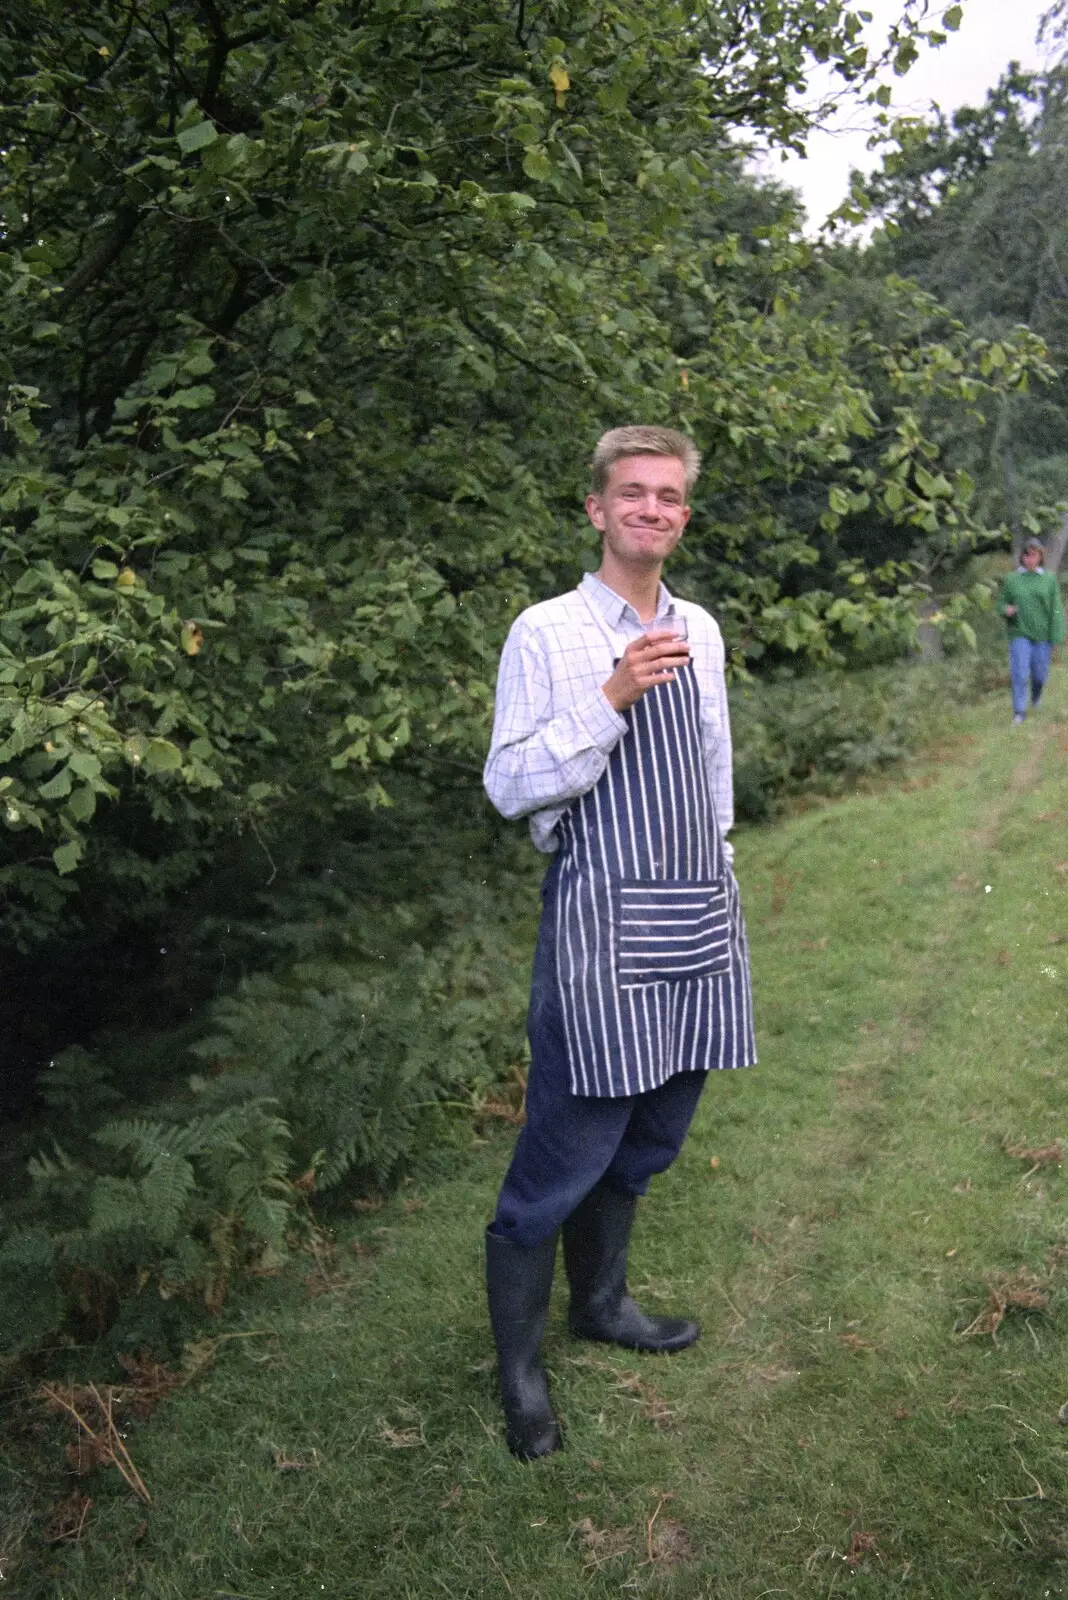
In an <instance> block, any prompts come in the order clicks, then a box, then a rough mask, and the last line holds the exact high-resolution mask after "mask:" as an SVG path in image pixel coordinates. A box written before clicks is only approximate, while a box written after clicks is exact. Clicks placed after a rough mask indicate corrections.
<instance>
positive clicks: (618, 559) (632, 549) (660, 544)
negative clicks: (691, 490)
mask: <svg viewBox="0 0 1068 1600" xmlns="http://www.w3.org/2000/svg"><path fill="white" fill-rule="evenodd" d="M586 513H587V515H588V517H589V519H590V521H591V522H592V523H593V525H594V527H595V528H596V529H597V531H598V533H599V534H600V535H601V541H602V544H603V547H604V559H605V563H606V565H612V566H617V567H620V568H629V569H630V570H632V571H633V570H635V569H640V570H642V571H649V570H652V569H654V568H659V567H660V566H661V565H662V564H663V562H664V561H666V559H667V557H668V556H669V555H670V554H671V552H672V551H673V550H674V548H675V546H676V545H677V544H678V542H679V539H680V538H681V537H682V530H683V528H685V526H686V524H687V522H689V520H690V508H689V506H688V505H687V504H686V469H685V467H684V466H683V464H682V462H681V461H680V460H679V459H678V457H677V456H659V455H638V456H622V457H621V458H620V459H619V460H618V461H614V462H613V463H612V466H611V469H610V470H609V473H608V482H607V483H606V484H605V487H604V492H603V493H602V494H591V495H589V496H588V497H587V500H586Z"/></svg>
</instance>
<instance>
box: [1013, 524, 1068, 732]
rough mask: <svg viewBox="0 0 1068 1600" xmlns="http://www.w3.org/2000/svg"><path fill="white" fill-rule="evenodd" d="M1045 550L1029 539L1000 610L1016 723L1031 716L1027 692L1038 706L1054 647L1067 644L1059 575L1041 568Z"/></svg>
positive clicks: (1035, 541)
mask: <svg viewBox="0 0 1068 1600" xmlns="http://www.w3.org/2000/svg"><path fill="white" fill-rule="evenodd" d="M1045 557H1046V552H1045V549H1044V547H1043V545H1042V543H1041V541H1040V540H1038V539H1028V541H1027V543H1026V544H1025V545H1024V547H1023V550H1022V552H1021V554H1020V565H1019V566H1018V567H1017V568H1016V571H1015V572H1010V573H1009V576H1008V577H1007V578H1006V579H1005V582H1004V583H1003V584H1002V586H1001V594H1000V595H999V597H998V610H999V611H1000V612H1001V615H1002V616H1003V617H1004V618H1005V621H1006V622H1007V623H1008V625H1009V676H1010V678H1011V680H1012V710H1013V718H1012V720H1013V722H1014V723H1019V722H1023V720H1024V718H1025V717H1026V716H1027V691H1028V686H1029V685H1030V690H1031V704H1032V706H1037V705H1038V702H1039V701H1040V700H1041V698H1042V690H1043V689H1044V688H1045V684H1046V679H1047V678H1048V676H1049V663H1050V657H1051V656H1052V655H1053V647H1054V645H1057V644H1060V643H1061V641H1062V640H1063V638H1064V611H1063V609H1062V607H1061V591H1060V586H1059V585H1058V583H1057V578H1056V575H1055V574H1054V573H1052V572H1047V571H1046V569H1045V567H1044V566H1043V565H1042V563H1043V561H1044V560H1045Z"/></svg>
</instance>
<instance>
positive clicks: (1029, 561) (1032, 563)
mask: <svg viewBox="0 0 1068 1600" xmlns="http://www.w3.org/2000/svg"><path fill="white" fill-rule="evenodd" d="M1020 560H1021V561H1022V562H1023V564H1024V566H1025V567H1026V568H1027V570H1028V572H1034V571H1035V569H1036V568H1038V567H1040V566H1041V565H1042V552H1041V550H1036V549H1035V547H1034V545H1031V546H1029V547H1028V549H1026V550H1024V551H1023V553H1022V554H1021V556H1020Z"/></svg>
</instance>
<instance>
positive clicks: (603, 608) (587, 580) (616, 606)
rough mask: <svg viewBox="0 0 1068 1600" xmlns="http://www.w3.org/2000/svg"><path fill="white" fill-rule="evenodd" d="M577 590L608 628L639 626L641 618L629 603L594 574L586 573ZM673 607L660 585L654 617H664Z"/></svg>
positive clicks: (664, 588) (665, 591)
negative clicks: (637, 624)
mask: <svg viewBox="0 0 1068 1600" xmlns="http://www.w3.org/2000/svg"><path fill="white" fill-rule="evenodd" d="M579 588H580V589H581V591H582V593H583V594H584V595H585V597H586V599H587V600H588V601H589V602H590V604H591V605H593V606H594V607H596V609H597V611H598V612H599V613H600V615H601V616H602V617H603V618H604V620H605V622H607V624H608V626H609V627H610V628H618V627H619V626H620V624H621V623H623V622H625V621H632V622H637V623H639V624H640V622H641V618H640V617H639V616H638V613H637V612H636V611H635V609H634V607H633V606H632V605H631V603H630V601H629V600H624V599H623V596H622V595H618V594H616V592H615V590H614V589H610V588H609V587H608V585H607V583H603V582H602V581H601V579H600V578H599V577H598V576H597V574H596V573H594V572H587V573H586V576H585V577H584V578H583V580H582V582H581V583H580V584H579ZM673 605H674V601H673V599H672V597H671V595H670V593H669V591H668V589H667V586H666V584H663V583H662V584H661V585H660V588H659V589H658V590H657V596H656V615H657V616H658V617H662V616H666V615H667V613H668V612H669V611H670V610H671V608H672V606H673Z"/></svg>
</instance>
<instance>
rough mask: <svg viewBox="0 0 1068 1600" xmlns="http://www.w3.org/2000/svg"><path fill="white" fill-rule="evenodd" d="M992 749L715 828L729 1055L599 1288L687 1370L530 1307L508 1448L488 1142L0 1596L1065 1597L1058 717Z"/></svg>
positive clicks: (497, 1149) (996, 708)
mask: <svg viewBox="0 0 1068 1600" xmlns="http://www.w3.org/2000/svg"><path fill="white" fill-rule="evenodd" d="M1061 693H1062V691H1061V688H1060V683H1059V682H1058V681H1057V680H1056V679H1055V680H1054V684H1053V689H1052V694H1053V696H1054V697H1058V696H1059V695H1060V694H1061ZM1007 723H1008V717H1007V715H1006V704H1005V703H1004V697H998V698H997V699H996V700H993V701H989V702H987V703H986V704H984V705H983V706H980V707H979V708H978V709H976V710H973V711H968V712H963V713H962V714H961V716H960V718H959V721H958V723H957V733H956V735H955V738H954V742H953V743H952V745H948V746H947V747H946V748H944V749H942V750H940V751H937V752H934V753H933V754H932V755H931V756H930V757H929V758H928V759H927V760H926V761H925V762H923V763H917V764H914V765H913V766H912V767H911V768H909V769H908V771H907V772H906V773H904V774H900V775H899V776H898V778H897V779H896V780H894V781H893V782H892V783H890V784H888V785H887V786H886V787H884V788H881V789H880V790H879V791H878V792H876V793H872V794H868V795H857V796H853V797H851V798H849V799H847V800H844V801H841V802H838V803H836V804H833V805H827V806H823V807H820V808H818V809H813V810H811V811H808V812H806V813H804V814H802V815H800V816H797V817H795V818H793V819H791V820H789V821H787V822H785V823H782V824H781V825H779V826H777V827H775V828H772V829H767V830H764V831H756V832H751V833H748V834H745V835H743V836H742V838H741V839H740V841H739V849H738V870H739V877H740V879H741V883H742V887H743V893H744V896H745V903H746V906H747V911H748V917H749V923H750V930H751V935H752V943H753V951H754V969H755V976H756V983H757V996H758V1007H759V1009H758V1033H759V1039H760V1047H761V1064H760V1066H759V1067H758V1068H757V1069H756V1070H755V1071H753V1072H748V1073H738V1074H733V1075H724V1076H722V1077H719V1078H716V1079H714V1080H713V1081H712V1082H711V1083H710V1085H709V1088H708V1091H707V1093H706V1095H705V1098H704V1102H703V1105H702V1109H701V1113H700V1117H699V1121H698V1124H697V1126H696V1128H695V1131H694V1133H693V1135H692V1136H691V1139H690V1141H689V1143H688V1144H687V1146H686V1149H685V1151H684V1153H683V1156H682V1158H681V1159H680V1160H679V1162H678V1163H677V1165H676V1166H675V1168H674V1169H673V1170H672V1171H671V1172H670V1173H669V1174H667V1175H666V1176H665V1178H663V1179H662V1180H661V1181H660V1184H659V1187H658V1189H657V1190H656V1191H655V1194H654V1196H653V1197H652V1198H651V1199H650V1200H649V1201H648V1202H647V1203H646V1205H645V1206H644V1208H643V1209H642V1210H641V1211H640V1213H639V1224H638V1230H637V1235H636V1240H635V1249H634V1253H633V1262H632V1266H633V1271H632V1282H633V1284H634V1287H635V1288H636V1289H640V1291H641V1293H642V1295H643V1297H644V1298H645V1299H646V1300H647V1301H648V1302H650V1303H654V1302H662V1304H663V1305H664V1307H665V1308H667V1307H672V1306H678V1307H679V1308H680V1309H685V1310H687V1311H691V1310H692V1311H696V1312H697V1313H698V1314H699V1315H700V1316H701V1318H702V1321H703V1323H704V1328H705V1334H704V1338H703V1339H702V1341H701V1343H700V1344H699V1345H698V1346H697V1347H696V1348H695V1349H694V1350H693V1351H691V1352H689V1353H688V1354H686V1355H684V1356H681V1357H679V1358H677V1359H675V1360H664V1359H657V1358H655V1357H641V1356H627V1355H626V1354H625V1353H623V1352H619V1351H613V1350H610V1349H608V1348H606V1347H597V1346H583V1345H579V1344H576V1343H574V1342H572V1341H570V1340H569V1338H568V1337H567V1334H566V1330H565V1328H564V1325H563V1296H562V1294H560V1295H559V1297H558V1299H557V1301H556V1303H555V1304H554V1316H553V1321H552V1323H551V1327H550V1334H549V1338H548V1342H547V1356H548V1361H549V1364H550V1366H551V1370H552V1375H553V1384H554V1393H555V1396H556V1399H557V1402H558V1405H559V1409H560V1412H561V1415H562V1417H563V1419H564V1422H565V1426H566V1430H567V1443H568V1448H567V1450H566V1451H565V1452H564V1453H563V1454H561V1455H559V1456H557V1457H554V1458H552V1459H551V1460H549V1461H546V1462H543V1463H541V1464H539V1465H537V1466H534V1467H530V1466H522V1465H519V1464H517V1463H515V1462H513V1461H512V1460H511V1459H510V1458H509V1456H508V1455H507V1453H506V1451H505V1449H504V1446H503V1442H502V1429H501V1424H500V1419H499V1416H498V1411H497V1404H496V1400H495V1396H494V1387H493V1376H492V1364H491V1361H490V1346H489V1339H488V1333H487V1329H486V1326H485V1313H484V1309H483V1303H482V1295H481V1287H480V1235H481V1229H482V1226H483V1223H484V1221H485V1218H486V1216H487V1214H488V1212H489V1210H490V1208H491V1205H492V1197H493V1193H494V1186H495V1182H496V1180H497V1178H498V1176H499V1173H500V1171H501V1169H502V1166H503V1163H504V1161H505V1159H506V1150H507V1143H506V1141H504V1140H503V1139H502V1140H499V1141H498V1140H493V1141H491V1142H490V1143H489V1144H488V1145H486V1146H485V1147H483V1148H482V1149H481V1150H479V1151H478V1152H477V1153H476V1155H475V1156H474V1158H473V1159H472V1160H471V1161H470V1162H467V1161H465V1162H464V1163H463V1170H462V1171H461V1172H460V1174H459V1176H457V1177H456V1178H455V1179H453V1180H451V1181H446V1182H443V1183H442V1184H440V1185H439V1186H437V1187H434V1188H432V1189H428V1190H427V1191H426V1193H425V1196H424V1197H423V1199H422V1201H421V1202H419V1201H416V1202H414V1203H413V1200H412V1198H411V1197H409V1198H408V1201H407V1204H405V1202H404V1200H403V1199H400V1198H398V1199H397V1200H396V1201H395V1202H391V1203H390V1205H389V1206H387V1207H386V1208H385V1209H383V1210H382V1211H380V1212H377V1213H374V1214H370V1215H367V1216H363V1217H361V1218H359V1219H357V1221H356V1223H355V1224H354V1227H353V1230H352V1238H351V1239H350V1237H349V1236H348V1235H345V1236H343V1237H342V1238H341V1239H340V1240H339V1242H340V1244H341V1246H342V1256H343V1258H344V1260H345V1261H346V1263H347V1265H346V1266H345V1268H344V1271H343V1274H342V1276H341V1277H340V1278H339V1279H338V1281H337V1283H336V1285H335V1287H334V1288H333V1289H332V1290H331V1291H330V1292H327V1293H323V1294H318V1295H311V1294H309V1292H308V1289H307V1287H306V1286H305V1284H304V1282H303V1278H302V1274H301V1273H298V1272H294V1273H293V1274H291V1275H290V1276H288V1277H285V1278H282V1279H279V1280H274V1281H272V1282H268V1283H265V1284H264V1285H262V1286H261V1287H260V1288H259V1289H258V1290H257V1292H256V1293H255V1294H254V1295H252V1296H250V1297H249V1298H247V1299H246V1300H245V1301H244V1303H243V1305H242V1306H241V1307H240V1308H239V1309H238V1310H237V1311H236V1312H235V1320H234V1322H233V1324H232V1328H233V1331H235V1332H242V1333H248V1334H254V1335H255V1337H249V1338H237V1339H233V1340H232V1341H230V1342H227V1343H224V1344H223V1345H221V1346H220V1350H219V1355H218V1360H217V1362H216V1365H215V1367H214V1369H213V1370H212V1372H211V1373H210V1374H209V1375H208V1376H207V1377H206V1378H204V1379H203V1380H202V1381H200V1382H199V1383H197V1384H196V1385H193V1386H191V1387H189V1388H187V1389H186V1390H184V1391H182V1392H181V1393H180V1394H178V1395H176V1396H175V1397H173V1398H172V1399H171V1400H170V1401H169V1402H168V1403H167V1404H165V1405H164V1406H162V1407H161V1408H160V1409H159V1410H158V1411H157V1412H156V1413H155V1415H154V1416H153V1418H152V1420H151V1422H149V1423H147V1424H146V1425H144V1426H143V1427H142V1428H141V1429H139V1430H138V1431H137V1432H136V1434H135V1435H133V1436H132V1438H131V1441H130V1443H131V1449H132V1451H133V1453H134V1456H135V1459H136V1461H137V1465H138V1467H139V1469H140V1471H141V1472H142V1474H143V1475H144V1478H145V1480H146V1481H147V1482H148V1484H149V1485H150V1487H151V1489H152V1492H153V1496H154V1504H153V1505H152V1507H151V1508H149V1509H148V1510H147V1512H146V1510H145V1508H144V1507H142V1506H140V1505H139V1504H137V1503H135V1502H134V1501H133V1500H132V1498H131V1497H129V1496H128V1495H126V1493H125V1492H124V1491H123V1492H120V1491H121V1489H122V1486H121V1485H119V1484H118V1482H117V1480H116V1483H115V1484H114V1485H111V1484H110V1483H109V1482H108V1481H107V1479H106V1478H103V1477H98V1478H97V1479H95V1480H93V1482H92V1487H91V1492H92V1494H93V1496H94V1500H95V1504H94V1508H93V1513H92V1522H91V1525H90V1526H89V1528H88V1530H87V1532H86V1534H85V1535H84V1537H83V1538H82V1539H81V1541H80V1542H79V1543H77V1544H75V1545H71V1546H69V1547H67V1548H64V1549H62V1550H58V1551H55V1550H54V1551H52V1552H45V1553H44V1554H42V1555H31V1554H29V1553H28V1552H27V1553H26V1554H25V1556H24V1559H23V1563H22V1566H21V1570H20V1572H19V1579H20V1582H21V1584H22V1587H20V1588H19V1590H18V1592H19V1594H20V1595H21V1596H22V1597H23V1600H30V1597H31V1596H32V1597H34V1600H36V1597H38V1596H41V1597H44V1596H48V1597H50V1600H51V1597H55V1600H59V1597H62V1600H105V1597H108V1600H110V1597H113V1596H116V1595H119V1594H136V1595H139V1596H146V1597H151V1600H164V1597H166V1600H215V1597H219V1600H222V1597H228V1600H236V1597H248V1600H270V1597H274V1596H278V1597H283V1596H285V1597H294V1600H296V1597H300V1600H305V1597H308V1600H311V1597H315V1596H320V1595H329V1596H361V1597H363V1596H366V1597H367V1600H424V1597H427V1600H429V1597H431V1596H435V1597H436V1596H442V1597H452V1600H468V1597H472V1600H473V1597H476V1596H478V1597H481V1596H485V1597H487V1600H508V1597H511V1600H571V1597H577V1596H579V1595H582V1596H588V1597H591V1600H602V1597H607V1596H610V1595H611V1596H616V1595H619V1594H623V1593H627V1594H637V1595H655V1596H663V1597H669V1600H697V1597H702V1600H706V1597H707V1600H712V1597H715V1600H763V1597H765V1596H770V1595H786V1596H791V1597H797V1600H807V1597H809V1596H829V1595H833V1594H841V1595H845V1594H851V1595H855V1596H866V1597H875V1596H879V1597H882V1596H889V1595H897V1594H899V1593H902V1592H904V1593H912V1594H914V1595H923V1596H930V1597H935V1596H938V1597H945V1600H961V1597H969V1600H970V1597H973V1596H986V1595H989V1596H998V1597H1002V1596H1026V1597H1036V1600H1037V1597H1045V1596H1047V1595H1061V1594H1063V1593H1068V1487H1066V1479H1065V1469H1066V1464H1068V1463H1066V1446H1068V1428H1065V1427H1063V1426H1060V1425H1059V1424H1058V1410H1059V1408H1060V1407H1061V1406H1062V1404H1063V1403H1064V1402H1065V1401H1068V1361H1066V1356H1068V1317H1066V1314H1065V1309H1064V1306H1065V1289H1064V1284H1065V1282H1066V1281H1068V1279H1066V1276H1065V1272H1064V1267H1063V1262H1064V1261H1065V1260H1068V1227H1066V1224H1065V1218H1064V1214H1063V1199H1064V1192H1065V1179H1064V1178H1063V1176H1062V1173H1061V1168H1060V1167H1059V1166H1058V1165H1056V1164H1055V1163H1046V1164H1043V1163H1041V1162H1040V1161H1039V1160H1038V1158H1028V1157H1026V1156H1014V1155H1011V1154H1009V1153H1008V1152H1007V1149H1006V1146H1007V1145H1008V1146H1011V1147H1012V1148H1013V1149H1017V1150H1024V1149H1035V1148H1040V1147H1042V1146H1047V1145H1049V1144H1050V1142H1051V1141H1052V1140H1054V1139H1056V1138H1057V1137H1058V1136H1059V1135H1066V1134H1068V1112H1066V1109H1065V1103H1064V1102H1065V1086H1066V1082H1068V1062H1066V1059H1065V1052H1064V1043H1065V1015H1066V1007H1068V902H1066V890H1068V835H1066V824H1068V768H1066V763H1068V722H1058V721H1057V720H1056V713H1055V711H1054V710H1050V711H1049V712H1046V713H1044V714H1043V717H1042V718H1040V719H1039V718H1036V719H1034V720H1033V721H1032V722H1031V723H1029V724H1028V725H1026V726H1025V727H1024V728H1022V729H1012V728H1010V727H1009V726H1007ZM354 1241H355V1242H358V1243H359V1247H360V1248H359V1252H358V1253H357V1252H356V1251H354V1250H353V1249H352V1248H351V1245H352V1243H353V1242H354ZM306 1270H307V1267H306V1266H305V1267H304V1268H303V1269H302V1272H304V1271H306ZM1047 1294H1048V1297H1049V1303H1048V1308H1047V1309H1046V1310H1045V1311H1043V1310H1041V1309H1038V1308H1034V1309H1031V1310H1028V1309H1027V1308H1026V1306H1022V1305H1020V1304H1019V1303H1018V1302H1020V1301H1021V1300H1023V1301H1026V1300H1027V1299H1028V1297H1030V1298H1031V1299H1032V1300H1033V1299H1034V1298H1035V1296H1039V1297H1041V1296H1043V1295H1047ZM1001 1313H1003V1314H1004V1315H1003V1320H1001V1321H1000V1324H999V1325H998V1326H997V1327H996V1337H993V1336H992V1334H991V1333H990V1332H989V1331H987V1332H982V1331H980V1330H981V1329H983V1328H984V1327H985V1328H987V1329H989V1328H990V1327H991V1326H992V1325H993V1324H995V1323H997V1322H998V1318H999V1315H1000V1314H1001ZM969 1326H971V1327H973V1329H974V1331H973V1332H972V1333H971V1334H970V1335H969V1334H966V1333H965V1332H964V1331H963V1330H965V1329H967V1328H969ZM37 1562H39V1563H40V1564H39V1565H35V1563H37Z"/></svg>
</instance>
